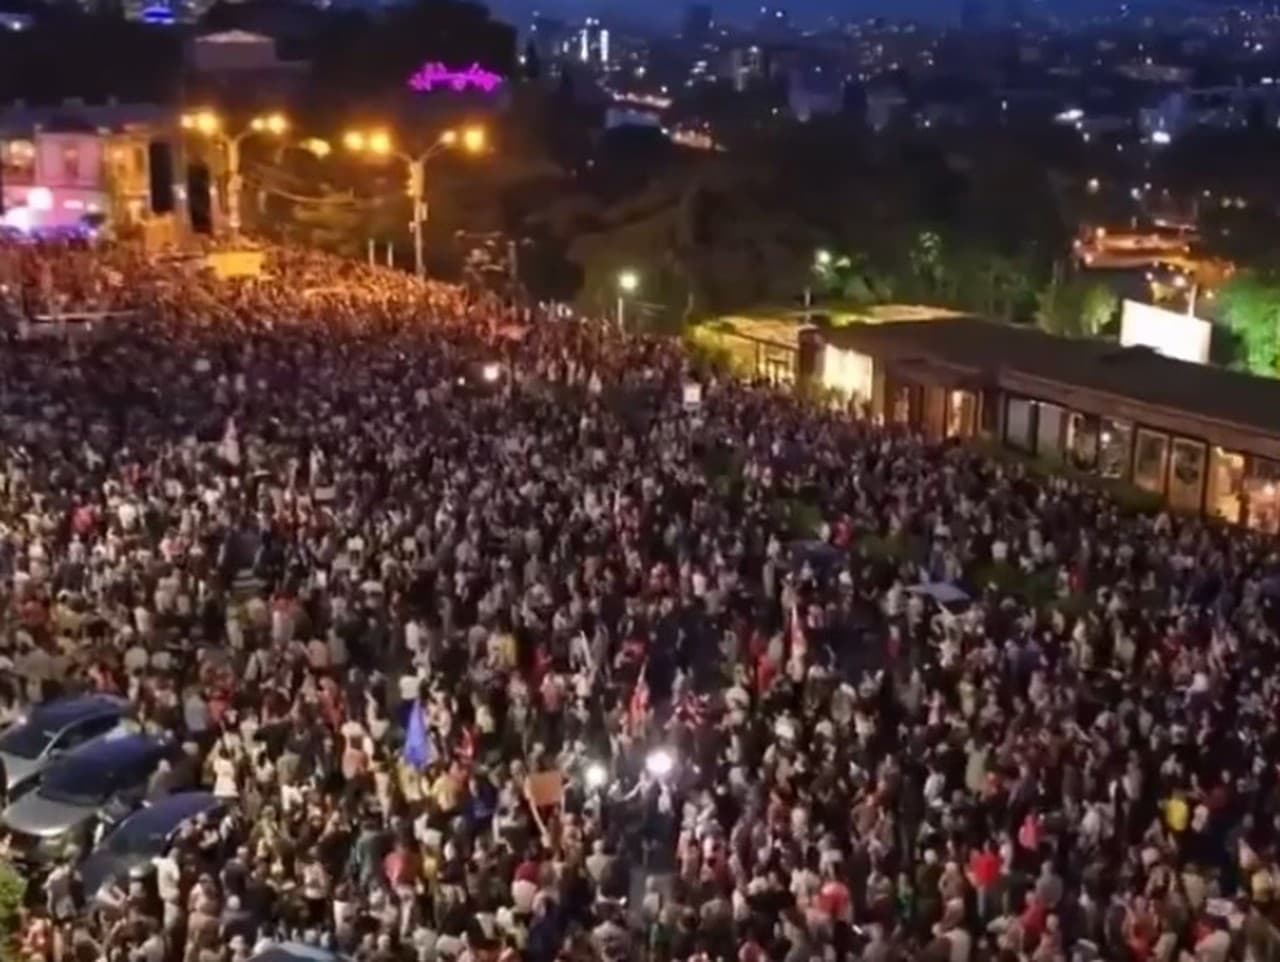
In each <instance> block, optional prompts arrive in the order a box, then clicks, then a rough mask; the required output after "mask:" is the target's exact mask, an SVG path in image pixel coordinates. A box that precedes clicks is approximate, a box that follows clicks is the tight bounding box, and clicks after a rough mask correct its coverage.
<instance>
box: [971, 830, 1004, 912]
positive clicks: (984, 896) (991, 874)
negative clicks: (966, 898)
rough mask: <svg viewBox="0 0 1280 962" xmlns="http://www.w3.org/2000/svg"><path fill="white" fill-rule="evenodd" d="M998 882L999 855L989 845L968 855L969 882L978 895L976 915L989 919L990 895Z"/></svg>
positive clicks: (993, 892)
mask: <svg viewBox="0 0 1280 962" xmlns="http://www.w3.org/2000/svg"><path fill="white" fill-rule="evenodd" d="M999 882H1000V855H999V853H997V852H996V851H994V850H993V849H992V848H991V846H989V845H988V846H987V847H986V848H983V849H980V850H978V851H976V852H974V853H973V854H972V855H970V856H969V883H970V884H971V885H972V886H973V889H974V892H976V893H977V896H978V916H979V917H980V918H981V919H982V921H983V922H987V921H989V913H990V907H991V904H992V896H993V895H994V894H995V889H996V886H997V885H998V884H999Z"/></svg>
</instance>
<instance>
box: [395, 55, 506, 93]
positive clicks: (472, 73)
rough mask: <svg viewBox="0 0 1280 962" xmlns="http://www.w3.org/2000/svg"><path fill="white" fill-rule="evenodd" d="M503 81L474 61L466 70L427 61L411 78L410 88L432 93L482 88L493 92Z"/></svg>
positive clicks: (487, 91) (486, 91)
mask: <svg viewBox="0 0 1280 962" xmlns="http://www.w3.org/2000/svg"><path fill="white" fill-rule="evenodd" d="M501 83H502V78H501V77H500V76H498V75H497V74H496V73H491V72H489V71H488V70H484V69H482V68H481V67H480V65H479V64H478V63H473V64H472V65H471V66H470V67H468V68H467V69H466V70H450V69H449V68H448V67H446V66H445V65H444V64H442V63H425V64H423V65H422V66H421V67H419V68H418V71H417V72H416V73H415V74H414V75H413V76H412V77H410V78H409V89H410V90H417V91H419V92H421V93H430V92H431V91H433V90H437V89H451V90H457V91H463V90H482V91H484V92H485V93H487V94H489V93H493V92H494V91H495V90H497V89H498V86H499V85H500V84H501Z"/></svg>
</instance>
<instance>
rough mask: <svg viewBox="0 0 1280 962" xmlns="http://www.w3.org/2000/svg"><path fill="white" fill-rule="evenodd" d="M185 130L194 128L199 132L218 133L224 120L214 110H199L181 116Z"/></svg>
mask: <svg viewBox="0 0 1280 962" xmlns="http://www.w3.org/2000/svg"><path fill="white" fill-rule="evenodd" d="M181 123H182V129H183V130H194V131H196V132H197V133H200V134H205V135H206V136H208V135H210V134H216V133H217V132H218V128H219V127H221V126H222V120H221V119H220V118H219V117H218V115H217V114H215V113H214V112H213V111H212V110H198V111H196V112H195V113H190V114H183V115H182V118H181Z"/></svg>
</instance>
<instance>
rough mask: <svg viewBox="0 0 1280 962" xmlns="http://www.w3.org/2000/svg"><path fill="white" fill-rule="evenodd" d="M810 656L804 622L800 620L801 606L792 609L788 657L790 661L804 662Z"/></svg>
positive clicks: (788, 637) (788, 636) (794, 606)
mask: <svg viewBox="0 0 1280 962" xmlns="http://www.w3.org/2000/svg"><path fill="white" fill-rule="evenodd" d="M808 654H809V639H808V637H806V636H805V633H804V621H803V620H802V619H801V618H800V606H799V605H793V606H792V608H791V630H790V632H788V635H787V657H788V659H790V660H794V661H799V662H801V663H803V662H804V660H805V658H806V657H807V656H808Z"/></svg>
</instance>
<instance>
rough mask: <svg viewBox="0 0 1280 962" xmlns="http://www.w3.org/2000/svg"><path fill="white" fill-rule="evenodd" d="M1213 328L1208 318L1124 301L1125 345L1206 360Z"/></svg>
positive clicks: (1122, 338)
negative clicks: (1204, 318)
mask: <svg viewBox="0 0 1280 962" xmlns="http://www.w3.org/2000/svg"><path fill="white" fill-rule="evenodd" d="M1212 332H1213V325H1211V324H1210V323H1209V322H1208V321H1202V320H1200V318H1198V317H1192V316H1191V315H1190V314H1180V313H1178V312H1177V311H1166V310H1165V309H1164V308H1162V307H1153V306H1152V305H1150V304H1143V303H1141V302H1139V301H1125V302H1124V308H1123V311H1122V312H1121V314H1120V343H1121V344H1122V345H1123V346H1124V347H1149V348H1151V349H1152V350H1153V351H1155V352H1156V353H1157V354H1163V355H1164V356H1165V357H1172V358H1176V359H1177V360H1179V361H1192V362H1194V363H1196V364H1207V363H1208V361H1209V338H1210V336H1211V334H1212Z"/></svg>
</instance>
